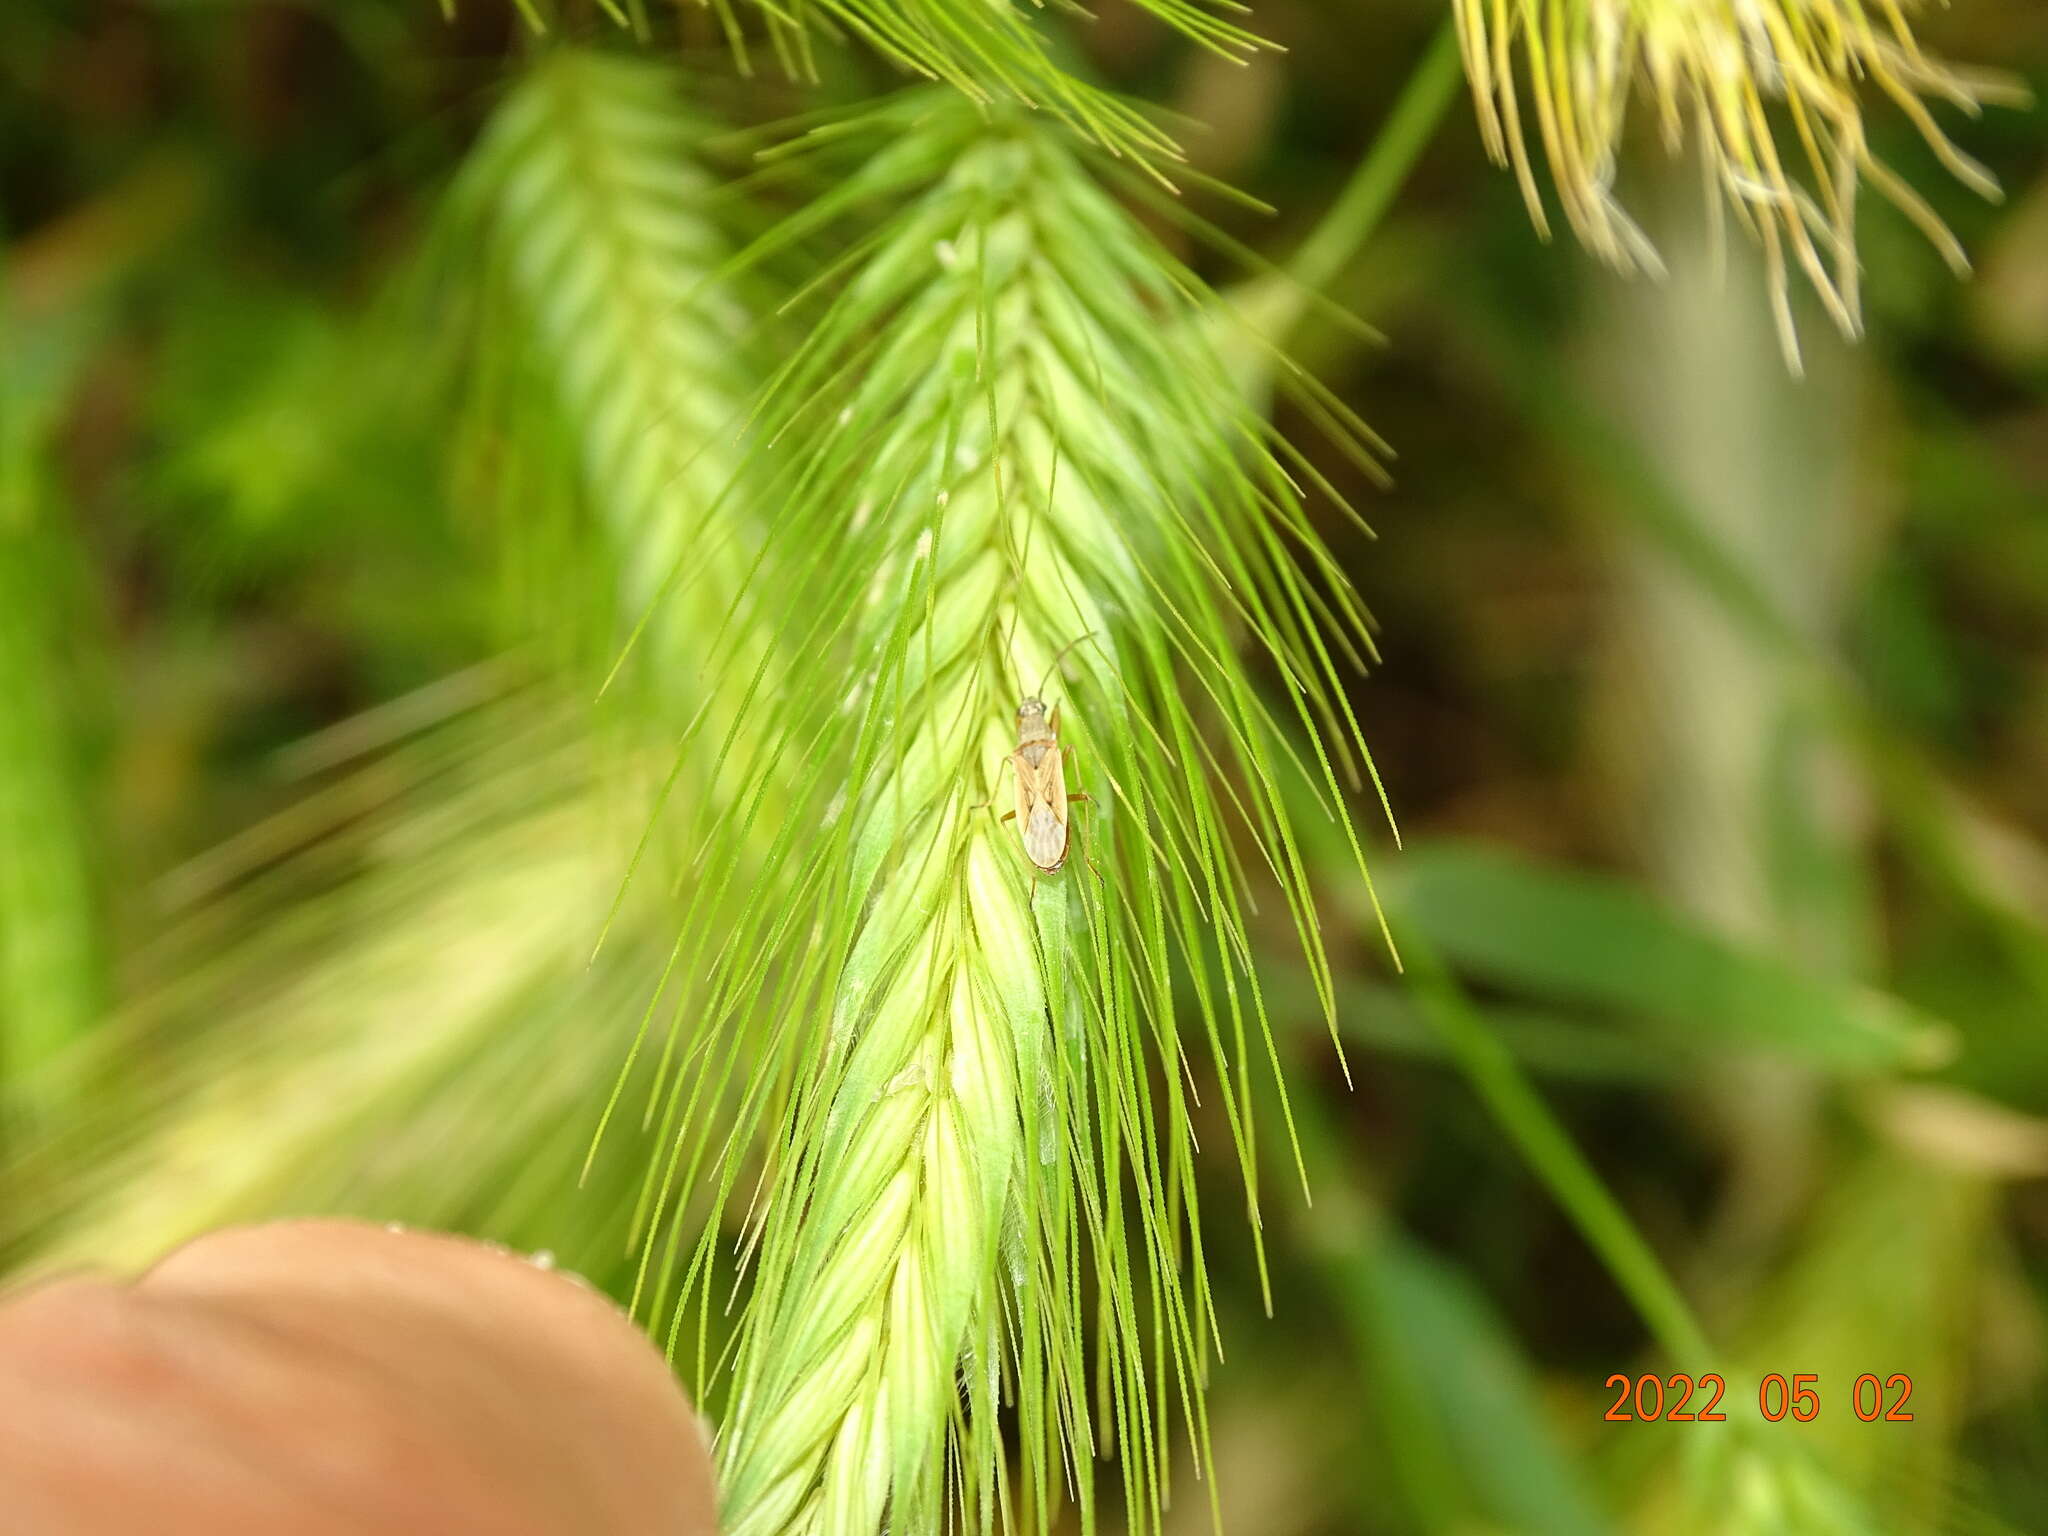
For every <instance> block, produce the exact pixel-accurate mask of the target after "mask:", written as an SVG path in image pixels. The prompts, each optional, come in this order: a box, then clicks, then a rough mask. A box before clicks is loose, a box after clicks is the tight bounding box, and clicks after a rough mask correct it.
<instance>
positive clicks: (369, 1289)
mask: <svg viewBox="0 0 2048 1536" xmlns="http://www.w3.org/2000/svg"><path fill="white" fill-rule="evenodd" d="M711 1488H712V1483H711V1471H710V1462H709V1457H708V1454H707V1452H706V1449H705V1445H704V1439H703V1435H702V1432H701V1429H700V1427H699V1424H698V1421H697V1419H696V1416H695V1415H694V1413H693V1412H692V1411H691V1409H690V1407H689V1404H688V1403H687V1401H686V1400H685V1399H684V1397H683V1395H682V1393H681V1392H680V1391H679V1390H678V1389H677V1387H676V1385H675V1382H674V1379H673V1377H672V1376H671V1374H670V1372H669V1371H668V1368H667V1366H666V1365H665V1363H664V1362H663V1361H662V1359H661V1357H660V1355H659V1354H658V1353H657V1352H656V1351H655V1350H654V1349H653V1348H652V1347H651V1346H650V1345H649V1344H648V1343H647V1341H646V1340H645V1339H644V1338H643V1337H642V1336H641V1335H640V1333H639V1332H638V1330H637V1329H635V1328H634V1327H633V1326H632V1325H631V1323H630V1322H629V1321H628V1320H627V1319H626V1318H625V1317H624V1316H623V1315H622V1314H621V1313H620V1312H619V1311H618V1310H617V1309H616V1308H615V1307H613V1306H612V1304H611V1303H610V1302H608V1301H607V1300H605V1299H604V1298H603V1297H601V1296H599V1295H598V1294H596V1293H595V1292H593V1291H590V1290H588V1289H587V1288H584V1287H582V1286H581V1285H579V1284H578V1283H576V1282H574V1281H573V1280H571V1279H569V1278H567V1277H564V1276H562V1275H560V1274H558V1273H554V1272H551V1271H547V1270H543V1269H540V1268H537V1267H535V1266H534V1265H531V1264H528V1263H526V1262H524V1261H523V1260H520V1259H518V1258H517V1257H515V1256H512V1255H509V1254H506V1253H502V1252H499V1251H496V1250H493V1249H489V1248H485V1247H482V1246H480V1245H477V1244H473V1243H468V1242H464V1241H462V1240H459V1239H454V1238H449V1237H443V1236H439V1235H436V1234H431V1233H413V1232H406V1233H397V1232H389V1231H386V1230H385V1229H383V1228H381V1227H374V1226H366V1225H361V1224H356V1223H341V1222H297V1223H286V1224H279V1225H275V1226H268V1227H257V1228H242V1229H234V1230H230V1231H227V1232H222V1233H217V1234H214V1235H212V1236H210V1237H207V1238H204V1239H201V1240H200V1241H198V1242H196V1243H194V1244H191V1245H189V1246H188V1247H186V1248H183V1249H181V1250H179V1251H178V1252H177V1253H175V1254H173V1255H172V1256H171V1257H170V1258H169V1259H167V1260H166V1261H165V1262H164V1263H162V1264H161V1265H159V1266H158V1267H157V1268H156V1269H154V1270H152V1271H151V1272H150V1273H149V1274H148V1275H146V1276H144V1277H143V1278H142V1279H141V1280H140V1281H139V1282H137V1283H136V1284H134V1285H132V1286H128V1285H119V1284H115V1283H113V1282H109V1281H105V1280H70V1281H62V1282H57V1283H53V1284H50V1285H47V1286H44V1287H41V1288H40V1289H39V1290H37V1291H35V1292H32V1293H30V1294H29V1295H27V1296H25V1297H22V1298H19V1299H17V1300H15V1301H14V1302H12V1303H11V1304H8V1305H5V1306H0V1499H4V1500H6V1501H7V1502H9V1503H10V1505H11V1507H13V1508H14V1509H15V1510H16V1512H17V1514H18V1515H19V1516H20V1517H21V1518H22V1519H23V1520H25V1521H26V1522H27V1524H26V1525H25V1527H24V1528H26V1529H33V1530H36V1531H39V1532H43V1531H47V1532H50V1533H52V1536H99V1533H102V1532H113V1531H122V1532H128V1531H133V1530H135V1529H137V1528H138V1526H137V1524H136V1520H137V1517H138V1515H137V1512H138V1509H141V1508H146V1509H147V1510H148V1512H149V1515H148V1522H147V1528H148V1529H151V1530H154V1531H163V1532H167V1533H180V1536H182V1533H183V1532H185V1531H188V1530H189V1531H193V1532H197V1531H200V1530H205V1531H209V1532H213V1531H219V1530H222V1529H261V1530H265V1531H277V1532H287V1533H303V1536H327V1533H328V1532H335V1533H339V1532H342V1531H363V1530H381V1529H431V1530H436V1531H449V1532H467V1531H478V1532H482V1531H491V1532H496V1533H503V1536H528V1533H531V1536H556V1533H558V1532H561V1533H566V1532H571V1531H574V1532H579V1533H589V1536H609V1533H612V1532H620V1533H625V1532H636V1533H637V1532H643V1531H645V1532H663V1533H671V1532H672V1533H679V1536H710V1533H711V1532H712V1530H713V1515H712V1508H713V1495H712V1491H711Z"/></svg>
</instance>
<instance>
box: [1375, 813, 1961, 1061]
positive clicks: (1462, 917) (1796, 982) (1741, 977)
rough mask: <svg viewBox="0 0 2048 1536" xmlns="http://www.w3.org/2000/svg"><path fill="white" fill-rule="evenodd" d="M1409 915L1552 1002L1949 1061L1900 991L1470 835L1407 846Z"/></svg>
mask: <svg viewBox="0 0 2048 1536" xmlns="http://www.w3.org/2000/svg"><path fill="white" fill-rule="evenodd" d="M1392 886H1393V890H1394V893H1395V899H1396V900H1397V901H1398V902H1399V903H1400V905H1401V908H1402V910H1403V912H1404V913H1405V915H1406V918H1407V920H1408V921H1409V922H1410V923H1412V924H1413V925H1414V926H1415V927H1416V928H1417V930H1418V931H1420V932H1421V933H1422V934H1423V935H1424V936H1425V937H1426V938H1427V939H1428V940H1429V942H1430V943H1431V944H1432V945H1433V946H1434V947H1435V948H1436V949H1437V950H1438V951H1439V952H1440V953H1441V954H1443V955H1444V957H1445V958H1446V959H1448V960H1450V961H1452V962H1454V963H1455V964H1457V965H1458V966H1459V967H1460V968H1462V969H1463V970H1465V971H1466V972H1467V973H1468V974H1470V975H1472V976H1474V977H1477V978H1480V979H1483V980H1485V981H1488V982H1491V983H1493V984H1495V985H1498V986H1502V987H1509V988H1514V989H1516V990H1519V991H1524V992H1527V993H1530V994H1533V995H1535V996H1537V997H1540V998H1543V999H1545V1000H1546V1001H1551V1002H1572V1003H1580V1004H1591V1005H1595V1006H1599V1007H1605V1008H1614V1009H1620V1010H1624V1011H1626V1012H1629V1013H1632V1014H1640V1015H1644V1016H1647V1017H1649V1018H1651V1019H1658V1020H1663V1021H1666V1022H1668V1023H1671V1024H1680V1025H1684V1026H1686V1027H1687V1028H1688V1029H1689V1030H1694V1031H1703V1032H1707V1033H1708V1034H1710V1035H1711V1034H1718V1035H1719V1036H1720V1037H1721V1038H1722V1040H1723V1041H1725V1042H1726V1043H1727V1044H1730V1045H1738V1044H1739V1045H1744V1046H1753V1047H1757V1048H1761V1049H1764V1050H1769V1051H1773V1052H1778V1053H1782V1054H1784V1055H1786V1056H1790V1057H1796V1058H1799V1059H1801V1060H1805V1061H1809V1062H1812V1063H1814V1064H1816V1065H1819V1066H1824V1067H1829V1068H1833V1069H1835V1070H1841V1071H1883V1070H1898V1069H1906V1068H1924V1067H1930V1066H1935V1065H1938V1064H1940V1063H1941V1061H1943V1060H1944V1059H1945V1058H1946V1056H1947V1055H1948V1053H1949V1050H1950V1047H1951V1037H1950V1031H1949V1030H1948V1028H1947V1026H1945V1025H1943V1024H1942V1023H1941V1022H1940V1021H1938V1020H1936V1019H1933V1018H1931V1017H1929V1016H1928V1015H1926V1014H1924V1013H1922V1012H1920V1011H1919V1010H1917V1009H1915V1008H1913V1007H1911V1006H1910V1005H1908V1004H1906V1003H1904V1002H1901V1001H1900V1000H1898V999H1897V998H1893V997H1889V996H1886V995H1885V994H1883V993H1879V992H1874V991H1870V990H1868V989H1865V988H1859V987H1856V986H1854V985H1851V984H1847V983H1843V982H1841V981H1838V980H1833V979H1829V978H1825V977H1822V976H1809V975H1805V974H1802V973H1801V972H1799V971H1798V970H1796V969H1794V968H1792V967H1791V966H1790V965H1788V964H1786V963H1785V962H1783V961H1781V960H1778V959H1776V958H1775V957H1773V956H1770V955H1767V954H1764V953H1761V952H1759V951H1756V950H1752V949H1746V948H1744V947H1742V946H1740V945H1737V944H1733V943H1731V942H1729V941H1727V940H1726V939H1723V938H1720V937H1718V936H1717V935H1714V934H1712V933H1709V932H1708V931H1706V930H1705V929H1703V928H1701V927H1698V926H1696V925H1695V924H1693V923H1691V922H1688V921H1687V920H1686V919H1685V918H1683V917H1682V916H1680V915H1679V914H1677V913H1674V912H1671V911H1669V910H1667V909H1665V908H1663V907H1661V906H1659V905H1658V904H1657V903H1656V902H1655V900H1654V899H1653V898H1652V897H1650V896H1649V895H1648V894H1647V893H1645V892H1643V891H1640V890H1637V889H1636V888H1634V887H1632V886H1629V885H1626V884H1623V883H1622V882H1620V881H1615V880H1607V879H1603V878H1601V877H1598V876H1593V875H1586V874H1581V873H1578V872H1565V871H1562V870H1555V869H1545V868H1543V867H1542V866H1540V865H1538V864H1535V863H1532V862H1529V861H1527V860H1524V859H1521V858H1518V857H1516V856H1513V855H1510V854H1506V853H1503V852H1500V851H1498V850H1496V849H1490V848H1483V847H1480V846H1478V845H1473V844H1459V843H1439V844H1434V845H1431V846H1427V847H1422V848H1416V849H1414V850H1412V851H1411V852H1410V853H1409V854H1408V855H1407V856H1406V857H1405V858H1404V859H1402V860H1400V861H1399V863H1398V865H1397V867H1396V869H1395V872H1394V878H1393V881H1392Z"/></svg>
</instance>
